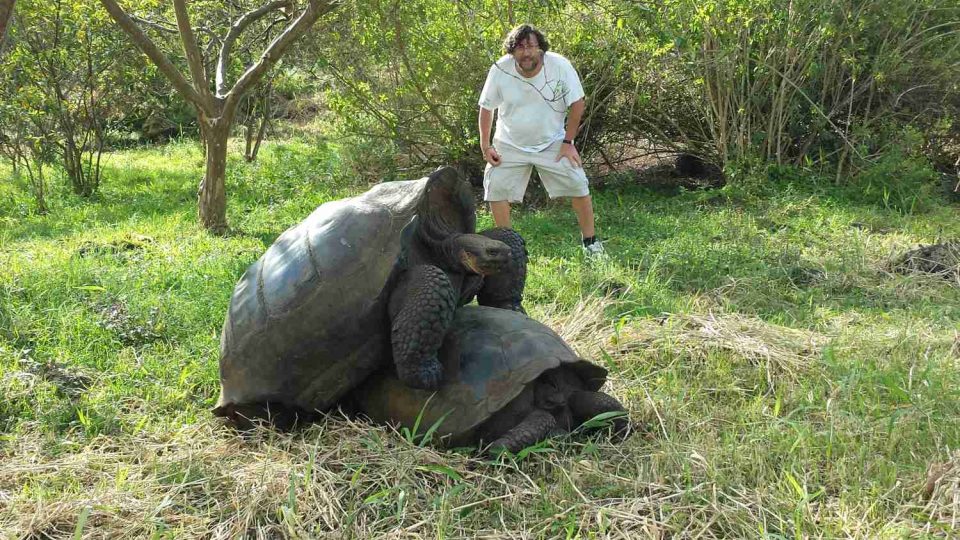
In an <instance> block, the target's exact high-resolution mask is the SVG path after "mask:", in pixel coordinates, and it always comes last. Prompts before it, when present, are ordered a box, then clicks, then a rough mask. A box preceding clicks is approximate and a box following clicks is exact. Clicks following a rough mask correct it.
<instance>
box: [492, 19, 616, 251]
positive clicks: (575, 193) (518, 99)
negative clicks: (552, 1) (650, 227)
mask: <svg viewBox="0 0 960 540" xmlns="http://www.w3.org/2000/svg"><path fill="white" fill-rule="evenodd" d="M503 48H504V49H505V50H506V53H507V54H506V55H504V56H503V57H502V58H500V59H499V60H497V62H496V63H495V64H494V65H493V66H492V67H491V68H490V71H489V72H488V73H487V81H486V83H484V85H483V91H481V92H480V101H479V105H480V120H479V122H480V150H481V152H483V159H484V160H485V161H486V162H487V167H486V169H485V171H484V174H483V191H484V200H486V201H487V202H489V203H490V211H491V212H492V213H493V221H494V222H495V223H496V225H497V226H498V227H509V226H510V203H511V202H520V201H522V200H523V193H524V192H525V191H526V189H527V182H528V181H529V180H530V173H531V172H532V170H533V167H536V168H537V172H538V173H539V174H540V180H542V181H543V185H544V187H545V188H546V189H547V194H548V195H549V196H550V198H555V197H570V199H571V204H572V206H573V211H574V213H575V214H576V215H577V222H578V223H579V225H580V234H581V236H582V239H583V251H584V253H585V254H586V255H587V256H588V257H590V258H601V257H603V256H604V250H603V244H601V243H600V240H599V239H598V238H597V236H596V232H595V231H594V219H593V203H592V201H591V200H590V191H589V188H588V185H587V175H586V173H584V171H583V167H582V163H581V162H580V153H579V152H577V147H576V145H575V143H574V139H575V137H576V135H577V130H578V129H579V127H580V118H581V117H582V116H583V109H584V100H583V98H584V94H583V86H581V84H580V78H579V76H578V75H577V71H576V70H575V69H574V68H573V65H572V64H571V63H570V61H569V60H567V59H566V58H564V57H563V56H560V55H559V54H557V53H553V52H549V50H550V44H549V43H548V42H547V39H546V38H545V37H544V36H543V34H542V33H541V32H540V31H539V30H538V29H537V28H535V27H533V26H531V25H529V24H522V25H520V26H518V27H516V28H514V29H513V30H512V31H510V34H509V35H507V37H506V39H505V40H504V42H503ZM568 109H569V114H567V110H568ZM494 110H496V111H497V114H498V120H497V130H496V134H495V135H494V137H493V144H490V127H491V126H492V124H493V111H494ZM565 117H566V121H564V118H565Z"/></svg>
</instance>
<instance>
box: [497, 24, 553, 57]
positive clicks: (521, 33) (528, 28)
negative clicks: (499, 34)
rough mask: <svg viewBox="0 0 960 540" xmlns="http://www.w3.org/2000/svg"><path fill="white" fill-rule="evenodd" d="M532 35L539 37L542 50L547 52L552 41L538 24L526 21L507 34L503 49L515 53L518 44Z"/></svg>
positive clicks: (538, 40)
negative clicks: (549, 40)
mask: <svg viewBox="0 0 960 540" xmlns="http://www.w3.org/2000/svg"><path fill="white" fill-rule="evenodd" d="M530 35H533V36H535V37H536V38H537V43H539V44H540V50H541V51H543V52H547V51H549V50H550V43H549V42H548V41H547V38H546V37H545V36H544V35H543V32H541V31H540V30H539V29H538V28H537V27H536V26H533V25H532V24H526V23H524V24H521V25H520V26H518V27H516V28H514V29H513V30H511V31H510V33H509V34H507V37H506V39H504V40H503V50H504V51H506V52H507V54H513V51H515V50H516V49H517V44H518V43H523V42H524V41H526V39H527V37H529V36H530Z"/></svg>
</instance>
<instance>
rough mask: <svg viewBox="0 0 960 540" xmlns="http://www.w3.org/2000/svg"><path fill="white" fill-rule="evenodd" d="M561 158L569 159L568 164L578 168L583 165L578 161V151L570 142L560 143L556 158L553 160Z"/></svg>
mask: <svg viewBox="0 0 960 540" xmlns="http://www.w3.org/2000/svg"><path fill="white" fill-rule="evenodd" d="M563 158H567V159H568V160H570V164H571V165H573V166H574V167H576V168H578V169H579V168H580V167H582V166H583V163H581V162H580V152H577V147H576V146H574V145H572V144H568V143H561V144H560V151H559V152H557V159H555V160H554V161H560V160H561V159H563Z"/></svg>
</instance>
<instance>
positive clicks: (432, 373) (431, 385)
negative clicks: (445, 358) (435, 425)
mask: <svg viewBox="0 0 960 540" xmlns="http://www.w3.org/2000/svg"><path fill="white" fill-rule="evenodd" d="M457 299H458V295H457V292H456V291H454V290H453V287H452V286H451V285H450V280H449V279H448V278H447V275H446V274H444V273H443V270H440V269H439V268H437V267H436V266H430V265H420V266H414V267H413V268H410V269H409V270H407V271H406V272H404V274H403V275H402V276H401V277H400V281H399V282H398V284H397V287H396V288H395V289H394V291H393V293H392V295H391V296H390V321H391V329H390V341H391V344H392V346H393V362H394V364H395V365H396V367H397V377H399V378H400V380H401V381H403V383H404V384H406V385H407V386H410V387H413V388H422V389H425V390H436V389H437V388H439V387H440V383H441V382H442V381H443V367H442V366H441V365H440V361H439V360H438V359H437V350H438V349H439V348H440V344H441V343H443V337H444V335H445V334H446V333H447V329H448V328H449V327H450V323H451V322H452V321H453V313H454V310H456V308H457Z"/></svg>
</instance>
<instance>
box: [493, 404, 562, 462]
mask: <svg viewBox="0 0 960 540" xmlns="http://www.w3.org/2000/svg"><path fill="white" fill-rule="evenodd" d="M556 425H557V420H556V418H554V417H553V415H552V414H550V413H549V412H547V411H545V410H543V409H534V410H533V411H532V412H531V413H530V414H528V415H527V416H526V418H524V419H523V420H521V421H520V423H519V424H517V425H516V426H514V427H513V428H512V429H510V431H508V432H506V433H504V434H503V435H501V436H500V438H498V439H497V440H495V441H493V443H491V444H490V449H489V450H488V451H489V452H491V453H492V452H495V451H496V450H498V449H506V450H509V451H510V452H513V453H517V452H519V451H520V450H523V449H524V448H526V447H528V446H530V445H533V444H536V443H538V442H540V441H542V440H544V439H546V438H547V436H548V435H549V434H550V433H551V432H552V431H553V429H554V428H555V427H556Z"/></svg>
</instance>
